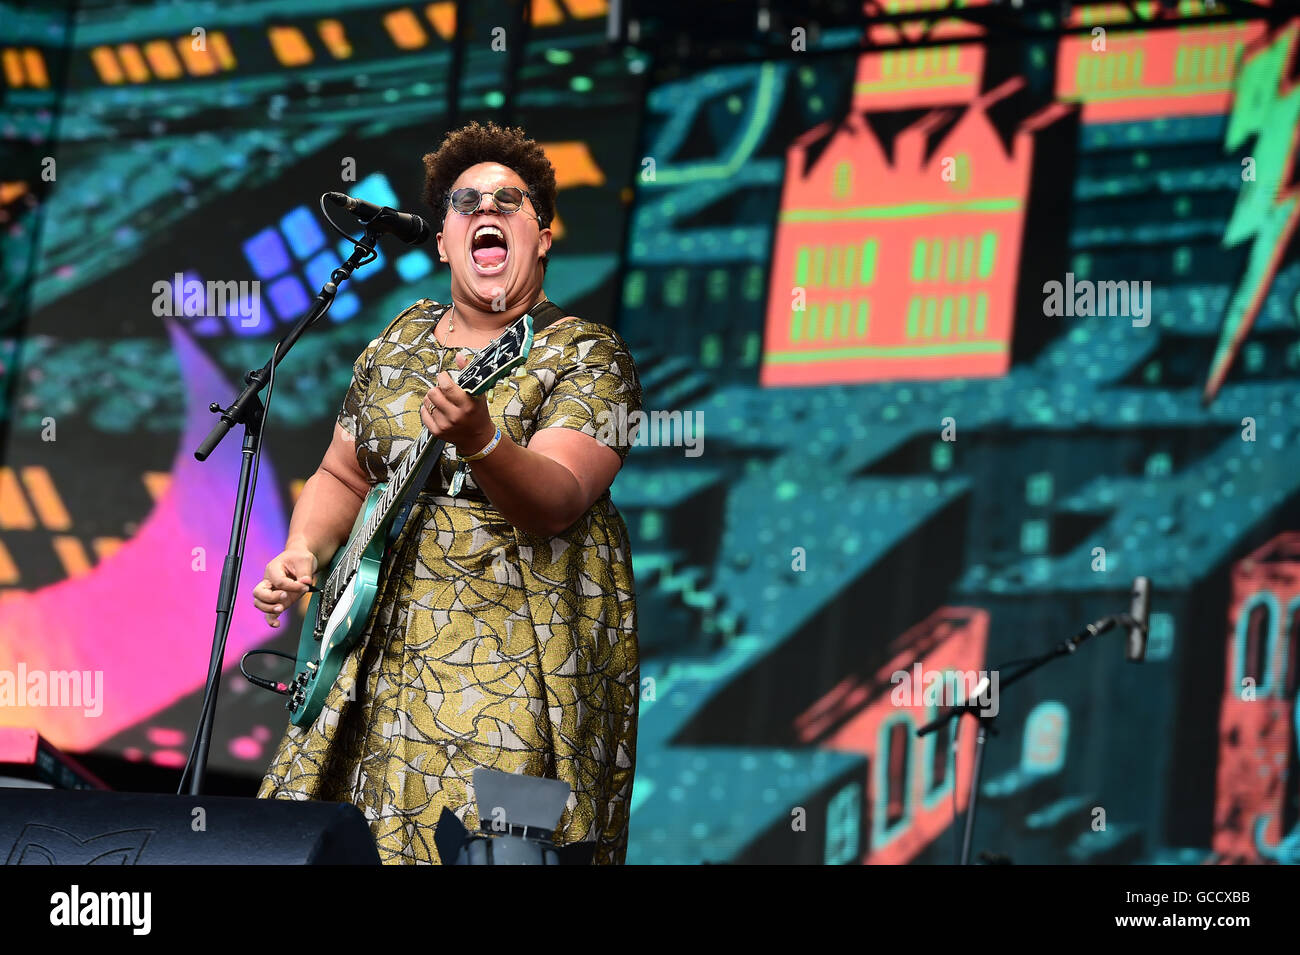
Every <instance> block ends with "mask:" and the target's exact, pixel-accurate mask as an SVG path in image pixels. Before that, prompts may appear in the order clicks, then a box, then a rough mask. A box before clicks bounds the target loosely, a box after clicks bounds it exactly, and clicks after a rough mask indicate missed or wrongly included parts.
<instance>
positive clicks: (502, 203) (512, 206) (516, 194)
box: [450, 186, 532, 216]
mask: <svg viewBox="0 0 1300 955" xmlns="http://www.w3.org/2000/svg"><path fill="white" fill-rule="evenodd" d="M491 195H492V202H493V204H494V205H495V206H496V208H497V211H498V212H504V213H505V214H506V215H509V214H510V213H512V212H518V211H519V210H520V209H522V208H523V207H524V198H525V197H527V198H532V197H531V196H530V195H529V193H528V190H526V189H520V188H519V187H518V186H501V187H500V188H499V189H495V190H493V191H492V193H491ZM450 202H451V210H452V211H453V212H459V213H460V214H461V215H463V216H468V215H473V214H474V213H475V212H478V207H479V206H480V205H481V204H482V203H483V193H481V192H479V191H478V190H477V189H475V188H474V187H473V186H462V187H461V188H459V189H457V190H456V191H455V192H453V193H452V194H451V196H450Z"/></svg>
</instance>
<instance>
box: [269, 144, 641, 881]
mask: <svg viewBox="0 0 1300 955" xmlns="http://www.w3.org/2000/svg"><path fill="white" fill-rule="evenodd" d="M424 165H425V169H426V179H425V192H424V197H425V199H426V201H427V202H428V203H429V205H430V206H431V207H432V208H433V210H434V213H435V222H436V228H437V230H438V232H437V241H438V252H439V256H440V258H441V260H442V261H443V262H446V263H447V265H448V267H449V268H450V269H451V302H450V303H445V304H438V303H434V302H432V301H429V300H422V301H419V302H417V303H415V304H414V305H412V306H411V307H409V308H408V309H406V310H405V311H403V312H402V313H401V314H400V315H398V316H397V318H396V319H395V320H394V322H393V323H392V324H391V325H389V326H388V328H387V329H385V330H384V332H383V334H381V335H380V336H379V337H378V338H376V339H374V340H373V341H372V342H370V344H369V345H367V346H366V348H365V350H364V351H362V353H361V355H360V357H358V358H357V361H356V364H355V365H354V368H353V378H352V384H351V386H350V387H349V388H348V391H347V394H346V395H345V396H344V399H343V407H342V411H341V413H340V415H339V418H338V422H337V424H336V425H335V427H334V437H333V440H332V441H331V443H330V446H329V448H328V450H327V451H326V452H325V457H324V459H323V460H322V461H321V464H320V467H319V468H318V469H317V471H316V473H315V474H314V475H313V476H312V477H311V479H310V480H308V481H307V483H306V485H305V486H304V487H303V490H302V494H301V496H300V497H299V499H298V503H297V505H296V506H295V507H294V511H293V517H292V519H291V521H290V524H289V535H288V540H287V542H286V544H285V550H284V552H283V553H281V554H279V555H278V556H276V557H275V558H274V559H273V560H272V561H271V562H270V563H269V564H267V566H266V578H265V579H264V580H263V581H262V582H261V583H259V584H258V585H257V587H255V588H254V590H253V602H254V604H255V605H256V607H257V609H258V610H259V611H260V612H262V613H264V614H266V617H267V619H268V621H269V622H270V623H271V625H272V626H278V620H277V618H278V617H279V615H280V614H281V613H282V612H283V611H284V610H285V609H286V608H288V607H289V606H290V605H292V604H293V603H294V602H295V601H296V600H298V599H299V598H300V597H301V596H302V595H303V594H304V593H305V592H306V590H307V585H308V584H309V583H313V582H316V578H317V572H318V571H320V570H323V569H325V568H328V566H329V562H330V560H331V559H332V557H333V555H334V554H335V552H336V551H337V550H338V549H339V547H340V546H342V544H343V543H344V542H346V540H347V538H348V535H349V532H350V530H351V527H352V524H353V521H354V520H355V518H356V516H357V513H358V511H359V510H360V507H361V503H362V499H363V498H364V496H365V495H366V493H367V492H368V491H369V489H370V487H371V485H373V484H376V483H378V482H381V481H385V480H387V478H388V474H389V470H390V468H392V467H393V466H394V465H395V464H396V462H397V461H398V460H399V458H400V457H401V454H402V452H403V451H404V450H405V449H406V448H407V447H408V446H409V445H410V443H411V441H412V440H413V439H414V438H415V437H416V436H417V435H418V434H419V429H420V428H421V427H425V428H428V429H429V431H431V432H432V433H433V434H435V435H437V436H438V437H441V438H444V439H445V440H446V442H447V447H446V449H445V451H444V457H443V459H442V461H441V462H440V464H441V466H440V468H436V469H435V470H434V472H433V476H432V477H431V478H430V480H429V483H428V484H427V485H426V487H425V490H424V492H423V493H422V494H421V495H420V497H419V499H418V502H417V506H416V508H415V510H414V511H413V512H412V514H411V517H410V519H409V520H408V521H407V522H406V525H405V527H404V529H403V530H402V533H401V535H400V536H399V537H398V538H397V540H396V541H395V542H394V545H393V546H392V548H391V549H390V550H389V552H388V553H387V555H386V556H385V565H384V574H383V577H382V578H381V581H380V590H379V593H378V595H377V597H376V602H375V607H374V610H373V611H372V612H371V616H370V619H369V622H368V624H367V627H366V631H365V634H364V636H363V637H362V639H361V641H360V642H359V643H358V644H357V646H356V647H355V648H354V649H353V651H352V653H351V654H350V655H349V657H348V660H347V663H346V664H345V665H344V667H343V670H342V672H341V674H340V675H339V678H338V680H337V681H336V683H335V685H334V688H333V690H332V691H331V692H330V695H329V698H328V701H327V702H326V705H325V708H324V709H323V710H322V712H321V714H320V717H319V718H318V719H317V720H316V721H315V723H314V724H313V725H311V726H309V727H296V726H293V725H290V726H289V729H288V731H287V733H286V734H285V736H284V739H283V740H282V742H281V743H280V746H279V748H278V750H277V751H276V753H275V756H274V758H273V760H272V763H271V766H270V769H269V770H268V772H267V774H266V777H265V779H264V780H263V781H262V785H261V788H260V790H259V792H258V795H259V796H263V797H270V798H280V799H325V800H335V801H340V802H351V803H353V804H355V805H356V806H358V807H359V808H360V809H361V811H362V812H363V813H364V814H365V816H366V818H367V820H368V821H369V823H370V827H371V830H372V831H373V833H374V835H375V840H376V843H377V844H378V847H379V852H380V857H381V858H382V859H383V861H384V862H386V863H436V862H439V861H440V860H439V857H438V852H437V850H436V848H435V847H434V842H433V833H434V827H435V825H436V824H437V821H438V816H439V814H440V813H441V811H442V808H443V807H444V806H446V807H448V808H450V809H451V810H452V811H453V812H455V813H456V815H457V816H459V817H460V818H461V820H462V822H464V823H465V825H467V826H468V827H469V828H470V829H472V830H473V829H477V828H478V817H477V813H476V811H475V806H474V793H473V788H472V773H473V770H474V768H475V767H477V766H487V767H491V768H494V769H498V770H503V771H506V772H512V773H528V774H531V775H534V776H547V777H552V778H556V779H560V780H563V781H564V782H567V783H568V784H569V785H570V786H571V787H572V789H573V792H572V794H571V795H570V797H569V802H568V805H567V807H566V808H565V811H564V815H563V817H562V818H561V820H560V823H559V827H558V829H557V832H556V838H557V841H559V842H561V843H569V842H579V841H592V842H595V843H596V846H597V848H596V856H595V860H596V861H597V862H601V863H621V862H623V860H624V855H625V853H626V850H627V832H628V811H629V803H630V800H631V795H632V774H633V768H634V762H635V757H636V727H637V702H638V691H639V686H638V653H637V637H636V602H635V596H634V593H633V582H632V557H631V551H630V549H629V547H628V535H627V528H626V527H625V526H624V523H623V519H622V517H621V516H620V515H619V513H618V511H617V510H615V508H614V505H613V504H612V503H611V501H610V497H609V487H610V484H611V483H612V482H613V480H614V476H615V474H617V473H618V470H619V468H620V466H621V465H622V463H623V458H624V457H625V456H626V455H627V452H628V448H629V446H628V445H627V444H622V443H617V439H623V440H628V441H630V440H631V438H632V436H630V435H623V434H618V435H617V439H616V440H615V441H614V442H613V443H611V442H610V440H609V437H608V436H609V432H611V431H614V432H619V431H625V430H626V429H618V428H608V427H606V428H602V427H601V425H602V423H603V422H607V421H609V420H611V418H612V416H613V415H620V414H621V415H624V417H623V418H622V419H617V420H627V418H626V415H628V414H630V413H631V412H632V411H636V410H639V409H640V406H641V386H640V382H639V381H638V379H637V372H636V367H635V365H634V364H633V362H632V356H631V355H630V354H629V353H628V350H627V346H626V344H625V343H624V341H623V339H622V338H620V337H619V336H618V335H617V334H616V333H615V332H614V331H612V330H611V329H609V328H607V327H605V326H603V325H598V324H596V323H594V322H588V321H583V320H582V319H579V318H575V317H573V316H569V317H567V318H564V319H561V320H559V321H556V322H554V323H553V324H551V325H550V326H549V327H547V328H545V329H543V330H542V331H541V332H539V333H538V334H537V336H536V340H535V341H534V344H533V346H532V351H531V353H530V354H529V356H528V361H527V363H526V364H525V365H524V366H523V369H522V373H521V372H520V371H517V372H516V374H514V375H511V376H510V377H509V378H506V379H503V380H502V381H501V382H499V383H498V384H497V385H496V386H495V387H494V388H493V389H492V391H491V392H490V393H489V394H488V395H487V396H486V397H485V398H484V397H473V396H471V395H469V394H467V393H466V392H464V391H462V390H461V389H460V388H458V387H457V386H456V383H455V380H454V379H453V377H452V375H451V372H452V371H453V370H455V369H457V368H459V367H463V366H464V364H465V363H466V360H467V359H468V357H469V356H468V355H466V354H463V353H465V352H466V351H468V352H474V351H477V350H478V349H480V348H482V347H483V346H484V345H487V344H488V343H489V342H491V341H492V340H494V339H495V338H497V337H498V336H499V335H500V334H501V332H502V331H503V330H504V329H505V328H506V327H507V326H508V325H510V324H511V323H512V322H513V321H515V319H517V318H518V317H519V316H521V315H522V314H523V313H524V312H526V311H528V310H529V309H530V308H532V307H533V306H534V305H536V304H537V303H538V302H540V301H542V300H543V299H545V297H546V295H545V293H544V292H543V290H542V279H543V277H544V276H545V274H546V263H547V258H548V256H547V253H548V250H549V249H550V246H551V230H550V228H549V224H550V222H551V220H552V218H553V217H554V215H555V193H556V187H555V171H554V169H553V168H552V167H551V164H550V162H549V160H547V158H546V155H545V153H544V152H543V150H542V148H541V146H539V145H538V144H537V143H536V142H534V141H533V140H531V139H528V138H526V136H525V135H524V133H523V131H522V130H519V129H503V128H501V127H498V126H496V125H494V124H488V125H486V126H481V125H479V124H478V123H471V124H469V125H468V126H466V127H464V128H462V129H460V130H457V131H455V132H452V133H451V134H449V135H448V136H447V138H446V139H445V140H444V141H443V143H442V145H441V147H439V149H438V150H437V152H434V153H431V154H429V155H427V156H425V157H424ZM458 355H460V356H461V357H460V358H459V360H458ZM598 434H599V435H600V439H599V440H598V438H597V435H598ZM457 471H461V472H462V477H461V479H460V480H459V481H457V482H456V483H455V484H453V477H454V476H455V475H456V472H457ZM462 482H463V483H462ZM457 484H460V485H461V486H460V488H459V490H458V492H457V493H456V494H454V495H453V494H451V490H452V488H454V487H456V486H457ZM323 576H324V575H323V574H321V578H322V579H323Z"/></svg>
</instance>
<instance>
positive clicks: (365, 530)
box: [322, 427, 447, 600]
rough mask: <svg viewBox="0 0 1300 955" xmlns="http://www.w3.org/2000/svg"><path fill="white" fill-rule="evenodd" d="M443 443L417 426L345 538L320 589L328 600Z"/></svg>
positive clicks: (385, 527)
mask: <svg viewBox="0 0 1300 955" xmlns="http://www.w3.org/2000/svg"><path fill="white" fill-rule="evenodd" d="M446 444H447V442H446V441H444V440H443V439H442V438H435V437H434V436H433V434H432V433H431V432H430V431H429V429H428V428H424V427H422V428H420V434H419V437H417V438H416V439H415V444H414V445H413V446H412V447H410V448H408V449H407V450H406V453H405V454H403V455H402V459H401V460H400V461H398V462H397V467H396V468H394V469H393V472H392V474H390V475H389V479H388V486H387V487H385V488H384V492H383V494H381V495H380V497H379V500H378V501H376V502H375V506H374V507H373V508H372V509H371V511H370V515H369V516H368V517H367V518H366V521H365V523H364V524H362V525H361V527H360V529H359V530H358V531H357V532H356V533H355V534H353V535H352V537H351V539H350V540H349V541H348V543H347V548H346V550H345V551H344V553H343V556H342V559H340V560H339V561H337V562H336V563H335V566H334V569H333V570H332V571H330V575H329V579H328V580H327V581H326V583H325V587H324V588H322V589H324V590H325V592H326V594H327V595H328V596H329V597H330V598H331V599H333V600H337V599H338V596H339V594H341V593H342V592H343V588H344V587H345V586H346V585H347V582H348V580H349V579H350V578H351V576H352V575H353V574H354V573H355V572H356V569H357V567H358V566H359V565H360V563H361V555H362V554H364V553H365V552H366V550H367V549H368V548H369V547H370V545H371V544H372V543H373V542H374V540H375V538H376V537H378V536H379V535H380V534H383V533H386V532H387V530H388V524H389V522H390V521H391V520H392V519H393V515H394V513H395V512H396V510H397V506H398V505H399V504H400V503H401V502H402V501H403V500H405V499H406V496H407V493H408V492H411V491H412V490H415V489H414V488H413V485H414V483H415V480H416V477H417V476H418V475H419V474H420V472H421V471H422V470H423V464H424V462H425V461H426V460H428V459H429V458H430V457H433V458H435V459H436V458H437V456H438V455H440V454H442V449H443V448H444V447H445V446H446Z"/></svg>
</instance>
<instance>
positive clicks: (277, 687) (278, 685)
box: [239, 647, 298, 696]
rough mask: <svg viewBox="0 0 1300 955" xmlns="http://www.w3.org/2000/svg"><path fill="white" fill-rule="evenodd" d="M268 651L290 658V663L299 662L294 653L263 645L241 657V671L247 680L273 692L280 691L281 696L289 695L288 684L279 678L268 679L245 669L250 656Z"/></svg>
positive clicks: (283, 657)
mask: <svg viewBox="0 0 1300 955" xmlns="http://www.w3.org/2000/svg"><path fill="white" fill-rule="evenodd" d="M267 653H269V654H270V655H271V656H273V657H280V658H281V659H284V660H288V661H289V662H290V663H294V664H296V663H297V662H298V658H297V657H295V656H293V655H292V654H288V653H284V652H282V651H280V650H272V649H271V648H269V647H261V648H258V649H254V650H249V651H247V652H246V653H245V654H244V655H243V656H242V657H240V658H239V672H240V674H242V675H243V677H244V679H245V680H247V681H248V682H249V683H252V684H253V685H255V686H260V687H261V688H262V689H264V690H270V691H271V692H272V693H279V694H280V695H281V696H288V695H289V688H288V684H285V683H282V682H280V681H279V680H268V679H266V678H265V677H260V676H256V675H254V674H252V673H249V672H248V670H246V669H244V664H245V663H246V662H247V661H248V658H249V657H255V656H259V655H261V654H267Z"/></svg>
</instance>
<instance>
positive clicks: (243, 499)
mask: <svg viewBox="0 0 1300 955" xmlns="http://www.w3.org/2000/svg"><path fill="white" fill-rule="evenodd" d="M377 220H378V217H377V216H376V217H375V219H373V220H371V222H370V223H369V224H367V225H366V231H365V234H364V235H363V236H362V237H361V238H360V239H353V240H352V241H354V242H356V248H355V249H353V250H352V254H351V255H350V256H348V259H347V261H346V262H344V263H343V264H342V265H341V266H339V267H338V268H337V269H335V270H334V271H333V272H332V273H330V278H329V281H328V282H326V283H325V284H324V285H323V286H321V290H320V292H319V293H317V295H316V298H315V300H314V301H313V302H312V303H311V305H310V306H309V307H308V309H307V311H306V312H304V313H303V316H302V317H301V318H299V319H298V321H297V322H296V323H295V324H294V326H293V328H291V329H290V330H289V334H287V335H285V336H284V338H283V339H281V340H280V341H279V343H277V344H276V346H275V353H274V354H273V355H272V356H271V360H270V361H268V362H267V363H266V364H265V365H263V366H262V367H261V368H259V369H257V370H256V371H249V372H248V373H247V374H245V375H244V381H245V382H247V384H246V386H245V387H244V390H243V391H242V392H240V394H239V397H237V398H236V399H235V400H234V401H233V402H232V403H231V405H230V407H229V408H226V409H225V410H224V411H223V410H222V409H221V406H220V405H218V404H217V403H216V402H215V401H214V402H213V403H212V404H211V405H210V406H209V409H208V410H210V411H211V412H212V413H213V414H220V415H221V420H220V421H218V422H217V423H216V425H214V426H213V428H212V430H211V431H210V432H209V433H208V436H207V437H206V438H204V439H203V443H202V444H200V445H199V447H198V450H197V451H195V452H194V457H196V458H197V459H198V460H200V461H206V460H207V458H208V455H210V454H211V453H212V451H213V449H215V448H216V446H217V445H218V444H220V443H221V439H222V438H224V437H225V436H226V435H227V434H228V433H229V431H230V429H231V428H233V427H234V426H235V425H237V424H242V425H243V426H244V447H243V452H242V453H243V460H242V461H241V462H240V465H239V483H238V485H237V487H236V490H235V512H234V516H233V518H232V521H231V525H230V545H229V549H228V550H227V552H226V560H225V562H224V563H223V564H222V567H221V584H220V588H219V589H218V592H217V616H216V625H215V629H214V631H213V636H212V657H211V660H210V661H209V664H208V680H207V684H206V685H205V687H204V691H203V706H202V713H201V715H200V717H199V725H198V729H197V731H196V733H195V741H194V745H193V746H192V747H191V749H190V761H189V762H188V763H186V766H185V772H184V773H182V775H181V789H182V790H184V789H185V779H186V775H188V776H189V790H188V792H189V794H190V795H192V796H197V795H199V794H200V793H201V792H202V790H203V778H204V775H205V774H206V772H207V764H208V750H209V748H210V747H211V743H212V725H213V719H214V716H215V713H216V709H217V691H218V689H219V688H220V685H221V669H222V666H221V665H222V663H223V661H224V660H225V655H226V638H227V637H228V636H229V634H230V611H231V607H232V606H233V604H234V599H235V588H236V587H237V586H238V584H239V581H238V579H237V578H238V576H239V568H240V567H241V566H242V564H243V561H244V547H245V544H246V537H247V533H248V526H247V510H248V508H249V506H250V504H251V503H252V502H251V496H250V493H249V492H250V490H251V488H250V485H251V483H252V482H251V473H252V467H253V462H254V461H256V460H257V459H258V456H259V455H260V454H261V440H262V424H263V417H264V415H265V412H266V409H265V408H264V407H263V405H262V401H261V399H260V398H259V397H258V393H259V392H260V391H261V390H262V388H263V386H264V385H265V384H266V382H267V381H268V380H270V378H271V376H272V374H273V371H274V369H275V367H276V366H278V365H279V364H280V362H281V361H283V360H284V356H285V355H287V354H288V353H289V349H291V348H293V346H294V344H295V343H296V342H297V341H298V338H299V337H300V336H301V335H302V333H303V332H305V331H306V330H307V329H308V328H310V327H311V326H312V325H313V324H315V322H316V321H317V319H319V318H320V317H321V316H322V315H324V314H325V313H326V312H327V311H328V310H329V307H330V306H331V305H333V304H334V296H335V295H336V294H337V293H338V287H339V286H340V285H342V284H343V283H344V282H345V281H347V280H348V278H350V277H351V275H352V273H353V272H354V271H355V270H356V268H357V266H359V265H361V264H362V263H363V261H367V260H368V257H373V256H374V254H375V243H376V242H377V241H378V240H379V236H380V235H381V234H382V233H383V232H384V231H385V230H384V228H383V227H382V226H381V225H380V224H379V223H378V221H377ZM191 767H192V770H193V771H192V772H191Z"/></svg>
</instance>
